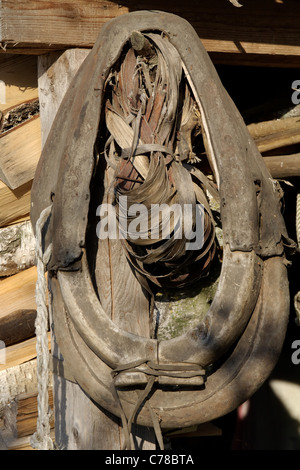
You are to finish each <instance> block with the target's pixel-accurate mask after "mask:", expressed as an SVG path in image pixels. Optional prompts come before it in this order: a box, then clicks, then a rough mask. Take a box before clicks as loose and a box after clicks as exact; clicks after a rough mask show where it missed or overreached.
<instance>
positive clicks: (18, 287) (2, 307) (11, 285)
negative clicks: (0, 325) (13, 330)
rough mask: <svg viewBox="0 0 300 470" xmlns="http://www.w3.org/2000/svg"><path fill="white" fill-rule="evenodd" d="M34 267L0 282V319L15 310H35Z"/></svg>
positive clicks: (35, 276) (35, 277)
mask: <svg viewBox="0 0 300 470" xmlns="http://www.w3.org/2000/svg"><path fill="white" fill-rule="evenodd" d="M36 281H37V269H36V267H35V266H33V267H31V268H28V269H26V270H25V271H22V272H20V273H18V274H15V275H14V276H9V277H7V278H5V279H2V280H0V296H1V303H0V319H1V318H3V317H7V315H9V314H10V313H13V312H16V311H17V310H35V309H36V302H35V285H36ZM0 336H1V335H0Z"/></svg>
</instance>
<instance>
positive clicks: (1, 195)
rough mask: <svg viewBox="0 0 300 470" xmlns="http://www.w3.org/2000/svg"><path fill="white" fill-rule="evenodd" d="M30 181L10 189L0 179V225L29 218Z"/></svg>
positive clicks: (3, 225)
mask: <svg viewBox="0 0 300 470" xmlns="http://www.w3.org/2000/svg"><path fill="white" fill-rule="evenodd" d="M31 186H32V181H29V182H28V183H25V184H23V185H22V186H20V187H19V188H17V189H14V190H12V189H10V188H9V187H8V186H7V185H6V184H5V183H3V182H2V181H1V180H0V227H5V226H7V225H10V224H12V223H17V222H21V221H22V220H28V219H29V213H30V190H31Z"/></svg>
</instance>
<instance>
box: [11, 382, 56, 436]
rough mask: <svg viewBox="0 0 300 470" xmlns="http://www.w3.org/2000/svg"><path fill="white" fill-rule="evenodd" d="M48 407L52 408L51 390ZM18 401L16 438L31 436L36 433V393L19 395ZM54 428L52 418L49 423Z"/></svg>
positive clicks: (51, 391)
mask: <svg viewBox="0 0 300 470" xmlns="http://www.w3.org/2000/svg"><path fill="white" fill-rule="evenodd" d="M48 393H49V406H50V407H51V408H53V390H52V388H49V391H48ZM17 400H18V411H17V417H16V428H17V436H18V438H21V437H26V436H32V434H34V432H35V431H36V421H37V416H38V407H37V393H35V394H26V395H20V396H18V398H17ZM50 426H51V428H53V427H54V420H53V417H52V419H51V422H50Z"/></svg>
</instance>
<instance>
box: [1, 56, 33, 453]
mask: <svg viewBox="0 0 300 470" xmlns="http://www.w3.org/2000/svg"><path fill="white" fill-rule="evenodd" d="M0 63H1V65H0V67H1V76H0V79H1V81H2V83H1V86H2V93H1V102H0V118H1V119H0V122H1V126H0V298H1V302H0V341H1V343H0V347H1V349H0V435H1V439H0V448H1V446H2V448H4V449H5V448H8V449H31V446H30V436H31V435H32V434H33V433H34V432H35V427H36V418H37V376H36V340H35V318H36V302H35V284H36V279H37V272H36V267H35V239H34V236H33V231H32V227H31V222H30V220H29V219H30V218H29V212H30V189H31V185H32V180H33V177H34V172H35V168H36V165H37V162H38V160H39V157H40V152H41V132H40V117H39V100H38V87H37V58H36V57H33V56H16V55H8V54H3V55H1V57H0Z"/></svg>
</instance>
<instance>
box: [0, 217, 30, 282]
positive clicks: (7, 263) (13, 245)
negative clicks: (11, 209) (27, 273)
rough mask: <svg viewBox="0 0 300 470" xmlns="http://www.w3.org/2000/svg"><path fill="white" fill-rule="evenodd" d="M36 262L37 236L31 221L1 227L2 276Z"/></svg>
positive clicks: (0, 260) (0, 268) (21, 269)
mask: <svg viewBox="0 0 300 470" xmlns="http://www.w3.org/2000/svg"><path fill="white" fill-rule="evenodd" d="M34 262H35V237H34V234H33V230H32V227H31V222H30V221H29V220H28V221H25V222H22V223H20V224H14V225H11V226H9V227H4V228H1V229H0V277H4V276H12V275H13V274H16V273H18V272H20V271H23V270H24V269H27V268H30V267H32V266H33V265H34Z"/></svg>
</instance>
